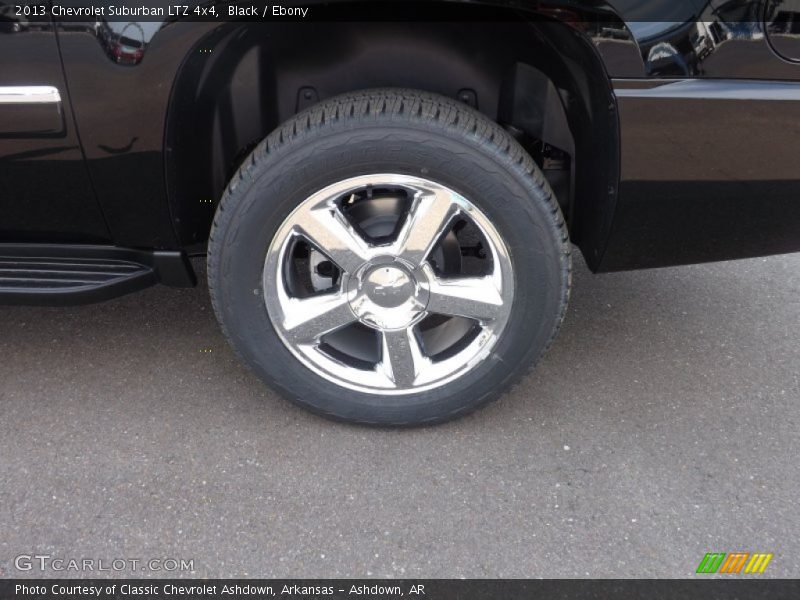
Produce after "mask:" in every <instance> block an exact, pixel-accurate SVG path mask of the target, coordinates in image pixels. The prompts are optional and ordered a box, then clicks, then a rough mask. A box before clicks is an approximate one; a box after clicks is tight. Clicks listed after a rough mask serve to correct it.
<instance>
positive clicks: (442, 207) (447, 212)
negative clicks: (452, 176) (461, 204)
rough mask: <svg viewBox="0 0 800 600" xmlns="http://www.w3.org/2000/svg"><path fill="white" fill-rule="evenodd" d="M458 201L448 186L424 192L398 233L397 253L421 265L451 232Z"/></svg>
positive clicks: (415, 201)
mask: <svg viewBox="0 0 800 600" xmlns="http://www.w3.org/2000/svg"><path fill="white" fill-rule="evenodd" d="M457 212H458V205H457V204H456V202H455V198H454V195H453V193H452V192H450V191H449V190H445V189H439V190H431V191H426V192H423V193H420V194H419V195H418V196H417V197H416V198H415V199H414V203H413V204H412V206H411V209H410V210H409V212H408V217H407V218H406V221H405V223H404V224H403V227H402V229H401V231H400V234H399V235H398V236H397V242H396V243H395V247H394V248H393V251H394V252H393V253H394V254H395V255H396V256H400V257H402V258H403V259H405V260H407V261H408V262H410V263H411V264H412V265H415V266H417V265H420V264H422V262H423V261H424V260H425V259H426V258H427V257H428V254H430V252H431V250H433V247H434V246H435V245H436V242H438V241H439V240H440V239H441V237H442V236H443V235H444V234H445V233H446V232H447V229H448V227H449V225H450V223H451V222H452V220H453V217H454V216H455V214H456V213H457Z"/></svg>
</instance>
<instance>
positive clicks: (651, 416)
mask: <svg viewBox="0 0 800 600" xmlns="http://www.w3.org/2000/svg"><path fill="white" fill-rule="evenodd" d="M576 263H577V264H576V276H575V282H574V287H573V295H572V302H571V307H570V310H569V313H568V316H567V319H566V322H565V324H564V327H563V330H562V332H561V334H560V336H559V338H558V340H557V341H556V343H555V345H554V347H553V348H552V349H551V351H550V353H549V354H548V355H547V356H546V357H545V359H544V360H543V361H542V363H541V364H540V366H539V368H538V369H537V370H536V371H535V372H534V373H533V374H531V375H530V376H529V377H527V378H526V379H525V380H524V381H523V382H522V384H521V385H519V386H518V387H516V388H515V389H514V391H513V392H512V393H510V394H507V395H506V396H505V397H504V398H503V399H502V400H501V401H500V402H498V403H495V404H493V405H492V406H490V407H489V408H487V409H485V410H482V411H480V412H478V413H475V414H474V415H471V416H469V417H467V418H465V419H462V420H460V421H457V422H454V423H450V424H446V425H442V426H438V427H430V428H425V429H416V430H402V431H396V430H379V429H368V428H364V427H358V426H350V425H345V424H338V423H332V422H329V421H326V420H324V419H322V418H319V417H316V416H313V415H311V414H308V413H306V412H305V411H303V410H301V409H299V408H297V407H295V406H294V405H292V404H290V403H288V402H286V401H284V400H282V399H281V398H280V397H278V396H277V395H276V394H274V393H272V392H271V391H270V390H269V389H268V388H267V387H265V386H264V385H263V384H262V383H261V382H260V381H259V380H258V379H257V378H256V377H255V376H254V375H253V374H252V373H250V372H249V370H248V369H247V368H246V367H244V366H242V365H241V364H240V363H239V362H238V361H237V359H236V357H235V355H234V354H233V352H232V351H231V350H230V348H229V347H228V346H227V345H226V342H225V340H224V338H223V336H222V334H221V333H220V330H219V328H218V326H217V324H216V321H215V319H214V315H213V312H212V310H211V306H210V303H209V299H208V294H207V290H206V288H205V286H204V285H201V286H199V287H198V288H197V289H191V290H179V289H169V288H165V287H158V288H153V289H150V290H146V291H144V292H142V293H139V294H135V295H131V296H128V297H125V298H120V299H118V300H114V301H111V302H107V303H104V304H98V305H92V306H85V307H76V308H32V307H0V413H1V414H2V417H1V418H0V576H4V577H15V576H28V575H34V576H41V575H45V576H77V575H80V573H78V572H75V571H68V570H63V571H55V570H53V569H52V568H51V567H52V565H50V566H48V568H47V569H46V570H45V571H44V572H40V571H39V570H38V567H37V566H36V564H35V562H34V564H33V565H32V567H31V569H30V570H28V571H19V570H17V568H16V567H15V558H16V557H19V556H23V557H24V556H28V555H34V554H39V555H46V556H49V557H51V558H50V559H48V560H50V561H52V559H58V558H60V559H64V560H66V561H68V560H70V559H78V560H81V559H84V558H88V559H93V560H99V559H103V560H105V561H106V563H105V564H106V566H108V564H109V561H111V560H113V559H118V558H122V559H126V560H130V559H138V560H142V561H148V560H149V559H161V560H164V559H175V560H181V559H183V560H191V561H193V562H192V565H191V566H192V567H193V570H191V571H187V572H182V573H181V572H170V573H166V572H165V571H164V570H163V568H162V570H160V571H158V570H155V571H153V570H148V571H143V572H138V571H137V572H135V573H134V574H136V575H143V576H161V575H165V574H169V575H184V576H197V577H235V576H249V577H257V576H258V577H261V576H263V577H328V576H336V577H343V576H353V577H367V576H374V577H384V576H388V577H411V578H416V577H687V576H692V575H693V574H694V571H695V569H696V568H697V565H698V563H699V562H700V560H701V559H702V558H703V555H704V554H705V553H706V552H737V551H744V552H771V553H773V554H774V558H773V559H772V561H771V563H770V564H769V566H768V568H767V570H766V571H765V573H764V575H763V576H774V577H798V576H800V513H798V505H797V498H798V484H799V483H800V465H799V464H798V447H799V446H800V444H799V442H800V435H798V431H799V426H800V255H794V256H781V257H773V258H768V259H754V260H746V261H737V262H730V263H719V264H709V265H699V266H690V267H679V268H669V269H660V270H654V271H640V272H631V273H618V274H610V275H599V276H595V275H591V274H590V273H588V271H587V270H586V268H585V267H584V266H583V264H582V260H581V259H580V258H578V260H577V261H576ZM196 264H197V265H198V266H199V267H200V268H201V269H202V263H199V262H198V263H196ZM203 276H204V273H201V278H202V277H203ZM26 560H27V559H24V558H23V559H22V562H21V563H20V564H21V565H22V566H25V565H26V564H28V563H27V562H26ZM59 564H60V565H61V566H62V567H64V566H65V565H68V564H69V563H68V562H67V563H59ZM94 564H95V565H97V563H94ZM168 564H169V565H170V566H172V565H173V564H172V563H168ZM126 568H127V567H126ZM85 574H86V575H90V574H91V573H85ZM95 574H100V575H106V574H112V575H130V574H132V573H129V572H127V571H125V570H123V571H122V572H114V571H111V572H110V573H109V572H104V573H95Z"/></svg>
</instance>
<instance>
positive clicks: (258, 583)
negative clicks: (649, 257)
mask: <svg viewBox="0 0 800 600" xmlns="http://www.w3.org/2000/svg"><path fill="white" fill-rule="evenodd" d="M0 598H2V600H12V599H13V600H23V599H37V600H38V599H42V600H83V599H88V598H93V599H96V600H111V599H115V600H117V599H121V598H124V599H136V600H161V599H173V600H175V599H178V600H183V599H185V600H189V599H191V600H231V599H237V598H252V599H261V598H264V599H268V598H279V599H281V600H310V599H312V598H313V599H318V598H328V599H331V600H344V599H348V600H353V599H356V598H357V599H360V600H386V599H394V598H410V599H412V600H413V599H420V600H495V599H498V600H516V599H520V600H522V599H524V600H535V599H539V598H541V599H547V600H573V599H575V600H578V599H581V600H583V599H598V600H601V599H602V600H606V599H608V600H616V599H628V598H632V599H638V598H641V599H642V600H659V599H670V600H672V599H681V600H683V599H687V598H702V599H703V600H744V599H750V598H759V599H760V598H764V599H767V598H768V599H770V600H783V599H787V600H788V599H791V600H795V599H797V598H800V581H798V580H787V579H761V580H753V579H738V580H734V579H727V580H720V579H713V580H710V579H709V580H701V579H692V580H682V579H649V580H648V579H600V580H587V579H584V580H569V579H544V580H530V579H513V580H501V579H471V580H470V579H460V580H452V579H419V580H414V579H394V580H393V579H314V580H310V579H297V580H291V579H242V580H236V579H172V580H165V579H162V580H153V579H4V580H0Z"/></svg>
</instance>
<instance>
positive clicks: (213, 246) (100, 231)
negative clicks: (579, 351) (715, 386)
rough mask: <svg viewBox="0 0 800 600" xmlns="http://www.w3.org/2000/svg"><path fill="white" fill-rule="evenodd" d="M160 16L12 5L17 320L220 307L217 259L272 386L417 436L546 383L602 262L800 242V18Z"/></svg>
mask: <svg viewBox="0 0 800 600" xmlns="http://www.w3.org/2000/svg"><path fill="white" fill-rule="evenodd" d="M134 4H135V3H130V2H129V3H126V4H125V7H126V11H127V12H126V13H125V15H124V16H118V15H116V14H115V13H113V10H114V4H113V2H106V1H105V0H99V1H97V2H94V4H93V5H92V8H91V11H92V12H91V14H89V12H87V11H88V10H89V9H88V8H85V7H83V8H82V7H81V6H82V5H81V6H79V4H78V3H75V2H62V3H60V4H59V3H56V4H53V3H51V2H48V1H47V0H41V1H40V2H22V3H20V2H17V3H16V4H12V3H7V2H5V1H4V0H2V1H0V301H2V302H4V303H22V304H72V303H76V304H77V303H83V302H91V301H97V300H104V299H107V298H111V297H114V296H118V295H120V294H124V293H128V292H132V291H135V290H139V289H142V288H144V287H146V286H150V285H153V284H156V283H163V284H166V285H173V286H192V285H194V284H195V281H196V279H195V274H194V273H193V270H192V266H191V263H190V261H189V257H190V256H193V255H205V254H207V256H208V278H209V288H210V290H211V298H212V301H213V305H214V309H215V311H216V313H217V316H218V318H219V321H220V323H221V326H222V328H223V330H224V331H225V334H226V335H227V337H228V339H229V340H230V343H231V344H232V345H233V347H234V348H235V349H236V351H237V352H238V353H239V355H240V356H241V357H242V359H243V360H244V361H245V362H247V363H248V364H249V365H250V366H251V367H252V368H253V369H254V371H255V372H256V373H258V375H259V376H260V377H262V378H263V379H264V380H265V381H266V382H267V383H269V384H270V385H272V386H274V387H275V388H276V389H277V390H279V391H280V392H281V393H282V394H284V395H285V396H286V397H288V398H290V399H292V400H295V401H296V402H298V403H300V404H302V405H303V406H306V407H308V408H310V409H312V410H314V411H316V412H318V413H321V414H324V415H327V416H330V417H334V418H338V419H345V420H351V421H355V422H361V423H370V424H382V425H410V424H422V423H430V422H438V421H443V420H447V419H450V418H453V417H456V416H459V415H462V414H465V413H467V412H469V411H471V410H473V409H475V408H477V407H479V406H481V405H483V404H485V403H487V402H488V401H490V400H492V399H495V398H497V397H498V396H499V395H500V394H501V393H503V391H504V390H506V389H507V388H508V387H509V386H510V385H511V384H513V383H514V382H515V381H516V380H518V379H519V378H520V377H521V376H522V374H523V373H524V372H525V371H526V370H527V369H529V368H530V367H531V366H532V365H533V364H534V363H535V362H536V360H537V358H538V357H539V356H540V355H541V354H542V353H543V352H544V350H545V349H546V348H547V346H548V345H549V344H550V343H551V342H552V340H553V338H554V336H555V335H556V332H557V331H558V328H559V324H560V323H561V321H562V319H563V318H564V312H565V309H566V306H567V300H568V297H569V286H570V269H571V260H572V254H573V252H572V249H573V244H574V245H575V246H576V247H577V248H579V249H580V251H581V254H582V256H583V258H584V259H585V260H586V262H587V264H588V266H589V268H590V269H591V270H593V271H595V272H602V271H611V270H621V269H632V268H643V267H658V266H665V265H674V264H682V263H690V262H700V261H709V260H723V259H730V258H737V257H744V256H756V255H764V254H770V253H779V252H789V251H795V250H799V249H800V168H798V156H800V129H798V123H800V64H798V63H797V61H798V60H800V38H799V37H798V35H800V34H798V31H800V30H798V28H796V27H793V26H792V25H791V23H793V22H794V21H795V17H798V19H797V21H798V22H800V0H736V1H735V2H727V1H724V0H723V1H714V2H713V3H712V2H707V3H705V2H702V1H700V0H668V1H661V0H654V1H653V2H646V3H642V2H638V1H633V0H608V1H607V2H605V1H603V0H592V1H591V2H590V1H574V0H563V1H562V0H551V1H549V2H547V3H546V4H540V3H538V2H534V1H533V0H531V1H530V2H522V3H520V2H511V1H510V0H509V1H508V2H507V3H506V2H505V0H503V1H500V2H491V3H488V2H487V3H481V2H444V3H440V2H435V1H433V2H425V3H415V5H414V11H415V12H414V19H415V20H414V21H413V22H412V21H410V19H408V18H406V19H399V18H398V15H402V14H404V11H408V10H410V8H409V7H408V4H407V3H400V4H396V5H392V4H390V3H386V2H384V3H380V9H379V10H375V9H374V7H375V6H376V5H374V4H370V5H367V4H364V3H358V4H357V3H352V2H346V1H341V2H326V3H324V4H323V3H318V2H313V1H312V2H308V3H305V4H304V5H303V6H305V7H307V8H308V10H307V11H306V13H298V11H292V14H294V16H291V14H290V15H289V16H286V17H281V16H278V17H274V16H270V17H269V18H258V17H248V18H244V19H242V20H227V21H225V20H224V15H226V14H227V10H228V9H227V7H228V6H232V5H234V6H235V5H237V4H239V3H236V2H233V3H230V2H229V3H225V4H224V6H223V4H222V3H219V2H202V3H193V4H191V7H190V8H191V10H188V9H187V11H185V14H182V15H181V16H178V17H176V16H174V15H172V16H170V15H168V14H166V12H165V10H166V9H162V10H161V12H160V13H159V10H155V11H154V10H153V9H152V7H150V9H148V10H144V9H142V10H139V9H137V8H136V7H135V6H134ZM145 4H146V3H144V2H143V3H142V6H144V5H145ZM250 4H252V3H247V5H250ZM65 7H66V8H69V9H70V10H66V8H65ZM197 7H202V8H203V9H204V10H205V12H204V13H200V12H197V11H194V9H195V8H197ZM370 7H372V8H370ZM116 8H119V7H118V6H117V7H116ZM223 8H225V13H223ZM199 14H203V16H202V17H199V16H195V15H199ZM297 14H301V15H303V16H297ZM405 14H406V15H407V14H408V13H407V12H406V13H405ZM209 15H214V16H216V17H217V18H216V19H215V20H209ZM381 15H384V17H381ZM367 17H369V18H367ZM135 19H139V20H135Z"/></svg>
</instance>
